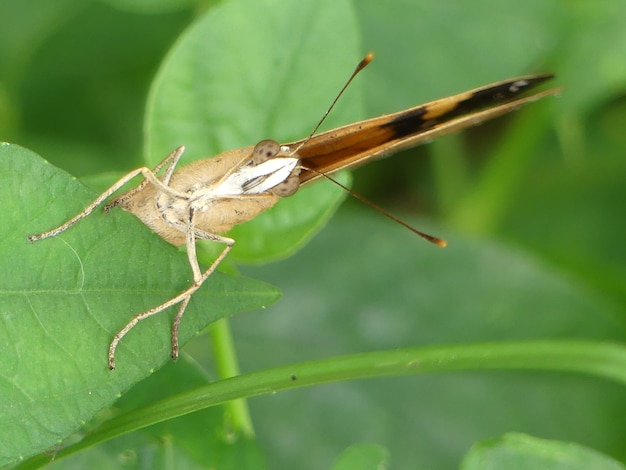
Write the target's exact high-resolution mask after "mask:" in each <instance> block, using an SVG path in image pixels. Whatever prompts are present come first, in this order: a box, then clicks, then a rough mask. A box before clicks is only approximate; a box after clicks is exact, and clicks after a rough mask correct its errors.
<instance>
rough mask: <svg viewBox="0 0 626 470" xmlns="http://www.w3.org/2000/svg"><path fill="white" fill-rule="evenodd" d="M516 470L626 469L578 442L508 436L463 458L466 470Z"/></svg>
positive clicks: (477, 445) (483, 443)
mask: <svg viewBox="0 0 626 470" xmlns="http://www.w3.org/2000/svg"><path fill="white" fill-rule="evenodd" d="M500 468H515V469H519V470H525V469H528V470H532V469H536V468H541V469H545V470H624V469H625V468H626V467H625V466H624V465H623V464H622V463H620V462H618V461H617V460H614V459H612V458H610V457H609V456H607V455H603V454H601V453H600V452H598V451H595V450H593V449H590V448H588V447H585V446H581V445H579V444H576V443H574V442H562V441H552V440H547V439H538V438H536V437H532V436H527V435H524V434H517V433H512V434H507V435H505V436H504V437H502V438H499V439H490V440H488V441H484V442H481V443H479V444H476V445H475V446H474V447H473V448H472V450H470V451H469V452H468V454H467V455H466V456H465V458H464V459H463V464H462V465H461V469H462V470H490V469H493V470H496V469H500Z"/></svg>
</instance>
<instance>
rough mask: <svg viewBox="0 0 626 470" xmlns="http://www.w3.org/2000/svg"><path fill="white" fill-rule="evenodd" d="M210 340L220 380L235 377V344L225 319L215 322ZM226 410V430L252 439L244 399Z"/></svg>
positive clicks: (236, 368)
mask: <svg viewBox="0 0 626 470" xmlns="http://www.w3.org/2000/svg"><path fill="white" fill-rule="evenodd" d="M211 340H212V343H213V351H214V355H215V366H216V368H217V374H218V377H219V379H220V380H224V379H228V378H230V377H236V376H238V375H239V374H240V371H239V362H238V361H237V353H236V350H235V342H234V341H233V335H232V332H231V329H230V323H229V322H228V319H227V318H222V319H221V320H218V321H216V322H215V323H213V325H212V326H211ZM224 406H225V408H226V426H225V427H226V429H227V430H230V431H231V432H233V433H237V434H238V433H242V434H243V435H244V436H245V437H248V438H252V437H254V427H253V425H252V418H251V417H250V410H249V408H248V404H247V402H246V400H245V399H244V398H240V399H237V400H232V401H229V402H227V403H225V404H224Z"/></svg>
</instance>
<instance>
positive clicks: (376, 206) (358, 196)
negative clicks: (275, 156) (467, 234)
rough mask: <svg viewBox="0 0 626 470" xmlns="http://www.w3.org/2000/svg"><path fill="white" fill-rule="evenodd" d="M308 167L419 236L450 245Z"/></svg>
mask: <svg viewBox="0 0 626 470" xmlns="http://www.w3.org/2000/svg"><path fill="white" fill-rule="evenodd" d="M305 168H306V167H305ZM306 169H307V170H309V171H312V172H313V173H317V174H318V175H320V176H323V177H324V178H326V179H327V180H329V181H332V182H333V183H335V184H336V185H337V186H339V187H340V188H341V189H343V190H344V191H346V192H347V193H348V194H350V195H351V196H353V197H355V198H356V199H358V200H359V201H361V202H362V203H364V204H367V205H368V206H370V207H371V208H372V209H374V210H375V211H377V212H378V213H380V214H381V215H384V216H385V217H387V218H388V219H390V220H392V221H393V222H396V223H398V224H400V225H402V226H403V227H404V228H406V229H408V230H410V231H411V232H413V233H414V234H415V235H418V236H420V237H422V238H423V239H424V240H426V241H428V242H430V243H433V244H435V245H437V246H439V247H441V248H445V247H446V246H447V245H448V242H446V241H445V240H444V239H443V238H438V237H435V236H433V235H429V234H427V233H424V232H422V231H420V230H418V229H416V228H415V227H412V226H410V225H409V224H407V223H406V222H405V221H404V220H402V219H399V218H398V217H396V216H395V215H393V214H391V213H390V212H387V211H386V210H385V209H383V208H382V207H380V206H379V205H378V204H375V203H374V202H372V201H370V200H369V199H367V198H366V197H365V196H363V195H361V194H359V193H357V192H356V191H353V190H352V189H350V188H348V187H347V186H345V185H343V184H341V183H340V182H339V181H337V180H336V179H334V178H332V177H331V176H329V175H327V174H326V173H322V172H321V171H317V170H314V169H312V168H306Z"/></svg>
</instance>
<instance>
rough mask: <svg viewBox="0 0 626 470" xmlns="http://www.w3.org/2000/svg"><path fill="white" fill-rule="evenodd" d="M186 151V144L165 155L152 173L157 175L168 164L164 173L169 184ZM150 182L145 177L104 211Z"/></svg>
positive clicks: (105, 207) (125, 199) (107, 210)
mask: <svg viewBox="0 0 626 470" xmlns="http://www.w3.org/2000/svg"><path fill="white" fill-rule="evenodd" d="M184 151H185V147H184V146H181V147H178V148H177V149H176V150H174V151H173V152H172V153H170V154H169V155H168V156H167V157H165V158H164V159H163V161H162V162H161V163H159V164H158V165H157V166H155V167H154V169H153V170H152V173H153V174H155V175H156V174H157V173H158V172H159V171H161V168H163V167H164V166H165V165H167V169H166V170H165V174H164V175H163V184H164V185H166V186H169V184H170V179H171V178H172V175H173V174H174V170H175V169H176V165H177V164H178V161H179V160H180V157H181V156H182V154H183V152H184ZM149 183H150V181H148V180H147V179H144V180H143V181H142V182H141V183H139V184H138V185H137V186H136V187H135V188H133V189H131V190H130V191H128V192H126V193H124V194H122V195H121V196H120V197H118V198H116V199H114V200H113V201H111V202H110V203H108V204H107V205H106V206H104V211H105V212H109V211H110V210H111V209H113V208H114V207H115V206H119V205H120V204H121V203H122V202H124V201H127V200H128V199H130V198H132V197H133V196H134V195H135V194H137V193H138V192H139V191H141V190H142V189H143V188H145V186H146V185H147V184H149Z"/></svg>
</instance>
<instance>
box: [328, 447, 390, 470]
mask: <svg viewBox="0 0 626 470" xmlns="http://www.w3.org/2000/svg"><path fill="white" fill-rule="evenodd" d="M388 467H389V452H387V450H386V449H385V448H384V447H381V446H379V445H376V444H356V445H353V446H350V447H348V448H347V449H346V450H344V451H343V452H342V453H341V455H340V456H339V457H337V460H335V462H334V463H333V466H332V470H384V469H386V468H388Z"/></svg>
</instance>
